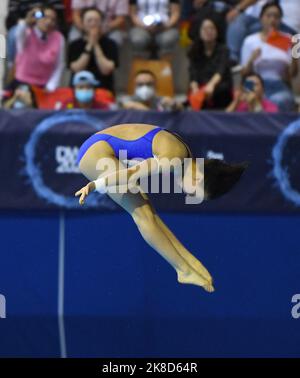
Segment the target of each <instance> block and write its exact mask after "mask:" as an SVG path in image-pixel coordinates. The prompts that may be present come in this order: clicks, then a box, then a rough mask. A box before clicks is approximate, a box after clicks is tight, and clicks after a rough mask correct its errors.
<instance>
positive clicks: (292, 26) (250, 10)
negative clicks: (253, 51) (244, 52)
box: [227, 0, 300, 62]
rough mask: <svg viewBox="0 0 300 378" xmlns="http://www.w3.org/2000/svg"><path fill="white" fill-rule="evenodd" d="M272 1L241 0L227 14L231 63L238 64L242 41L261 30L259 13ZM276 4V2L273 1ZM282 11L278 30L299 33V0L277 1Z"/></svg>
mask: <svg viewBox="0 0 300 378" xmlns="http://www.w3.org/2000/svg"><path fill="white" fill-rule="evenodd" d="M272 2H273V3H274V0H242V1H240V2H239V4H238V5H237V6H236V7H235V8H234V9H233V10H232V11H231V12H229V13H228V14H227V21H228V22H229V25H228V30H227V45H228V48H229V50H230V57H231V59H232V61H234V62H238V61H239V59H240V51H241V47H242V44H243V41H244V39H245V38H246V37H247V36H248V35H250V34H253V33H256V32H258V31H260V30H261V22H260V13H261V10H262V8H263V6H264V5H265V4H267V3H272ZM275 2H276V1H275ZM277 2H279V3H280V6H281V8H282V9H283V19H282V22H281V25H280V30H281V31H283V32H286V33H290V34H296V33H299V31H300V12H299V0H281V1H280V0H279V1H277Z"/></svg>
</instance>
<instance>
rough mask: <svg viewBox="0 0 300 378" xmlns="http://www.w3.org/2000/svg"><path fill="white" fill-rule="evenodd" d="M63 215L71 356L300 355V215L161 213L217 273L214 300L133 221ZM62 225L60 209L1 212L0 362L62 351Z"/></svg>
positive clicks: (117, 216)
mask: <svg viewBox="0 0 300 378" xmlns="http://www.w3.org/2000/svg"><path fill="white" fill-rule="evenodd" d="M64 218H65V233H64V234H65V260H64V262H65V269H64V281H63V282H64V301H63V303H64V319H63V320H64V326H65V336H66V348H67V355H68V356H70V357H71V356H72V357H75V356H82V357H83V356H86V357H94V356H95V357H96V356H98V357H107V356H109V357H130V356H140V357H142V356H147V357H150V356H155V357H200V356H202V357H207V356H208V357H225V356H238V357H242V356H245V357H250V356H259V357H262V356H266V357H269V356H272V357H275V356H276V357H277V356H289V357H291V356H299V354H300V319H298V320H296V319H293V318H292V316H291V309H292V303H291V298H292V296H293V295H294V294H296V293H300V280H299V272H300V248H299V229H300V216H292V215H290V216H282V215H259V216H257V215H256V216H254V215H245V214H243V215H239V214H214V215H203V214H201V215H197V214H180V213H178V214H174V213H173V214H162V218H163V219H164V220H165V221H166V223H167V224H168V225H169V226H170V228H171V229H173V230H174V231H175V233H176V235H177V236H178V238H179V239H180V240H181V241H182V242H183V243H184V244H185V245H186V246H187V247H188V249H190V250H191V252H193V253H194V254H195V255H196V256H197V257H198V258H199V259H200V260H201V261H203V263H204V264H205V265H206V266H207V268H208V269H209V270H210V272H211V273H212V275H213V276H214V278H215V286H216V292H215V293H213V294H208V293H206V292H205V291H204V290H202V289H201V288H199V287H196V286H191V285H181V284H179V283H178V282H177V281H176V272H175V271H174V270H173V268H172V267H171V266H170V265H169V264H168V263H167V262H166V261H165V260H163V259H162V258H161V257H160V256H159V255H158V254H157V253H156V252H155V251H153V250H152V249H151V248H150V247H148V246H147V245H146V244H145V242H144V241H143V239H142V238H141V236H140V235H139V233H138V231H137V229H136V228H135V225H134V224H133V223H132V221H131V219H130V217H129V215H127V214H125V213H107V214H103V213H97V212H65V213H64ZM61 221H62V216H60V213H58V212H55V211H54V212H35V213H30V212H28V213H26V212H23V213H21V212H19V213H16V212H2V213H0V228H1V239H2V240H1V247H0V248H1V260H0V293H1V294H4V295H5V296H6V301H7V318H6V319H0V356H21V357H22V356H23V357H27V356H34V357H56V356H60V355H61V346H60V345H61V344H60V342H61V340H62V339H61V337H60V336H62V333H60V334H59V326H58V325H59V323H58V317H57V311H58V291H59V287H58V286H59V285H58V271H59V263H58V261H59V247H58V246H59V238H60V236H61V235H62V234H60V233H59V230H60V225H61V223H60V222H61ZM59 335H60V336H59Z"/></svg>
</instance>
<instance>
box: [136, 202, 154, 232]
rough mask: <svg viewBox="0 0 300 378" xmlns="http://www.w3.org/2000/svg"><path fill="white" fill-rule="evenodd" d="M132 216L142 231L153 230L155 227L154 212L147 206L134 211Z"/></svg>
mask: <svg viewBox="0 0 300 378" xmlns="http://www.w3.org/2000/svg"><path fill="white" fill-rule="evenodd" d="M132 218H133V220H134V222H135V224H136V225H137V227H138V228H139V230H140V231H141V232H142V233H145V232H154V231H155V230H156V229H157V223H156V218H155V214H154V212H153V211H152V209H151V208H150V207H148V206H147V207H144V208H139V209H137V210H136V211H134V213H133V214H132Z"/></svg>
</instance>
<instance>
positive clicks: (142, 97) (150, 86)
mask: <svg viewBox="0 0 300 378" xmlns="http://www.w3.org/2000/svg"><path fill="white" fill-rule="evenodd" d="M121 106H122V107H123V108H125V109H134V110H158V111H163V110H179V109H181V105H180V104H178V103H177V102H175V101H174V100H173V99H172V98H170V97H160V96H158V95H157V94H156V80H155V76H154V75H153V73H152V72H151V71H148V70H143V71H139V72H137V74H136V76H135V91H134V95H133V96H132V97H131V98H129V99H127V100H125V101H123V103H122V104H121Z"/></svg>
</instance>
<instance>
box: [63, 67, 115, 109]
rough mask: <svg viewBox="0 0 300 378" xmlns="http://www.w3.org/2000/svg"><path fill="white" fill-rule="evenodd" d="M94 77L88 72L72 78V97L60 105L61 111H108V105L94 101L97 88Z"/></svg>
mask: <svg viewBox="0 0 300 378" xmlns="http://www.w3.org/2000/svg"><path fill="white" fill-rule="evenodd" d="M98 84H99V83H98V81H97V80H96V79H95V76H94V75H93V74H92V73H91V72H89V71H80V72H77V74H75V75H74V77H73V89H74V94H73V97H72V98H70V99H68V100H66V101H65V102H64V103H63V104H62V107H61V108H62V109H75V108H78V109H110V106H109V104H108V103H105V102H101V101H99V100H97V99H96V92H95V89H96V87H97V86H98Z"/></svg>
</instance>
